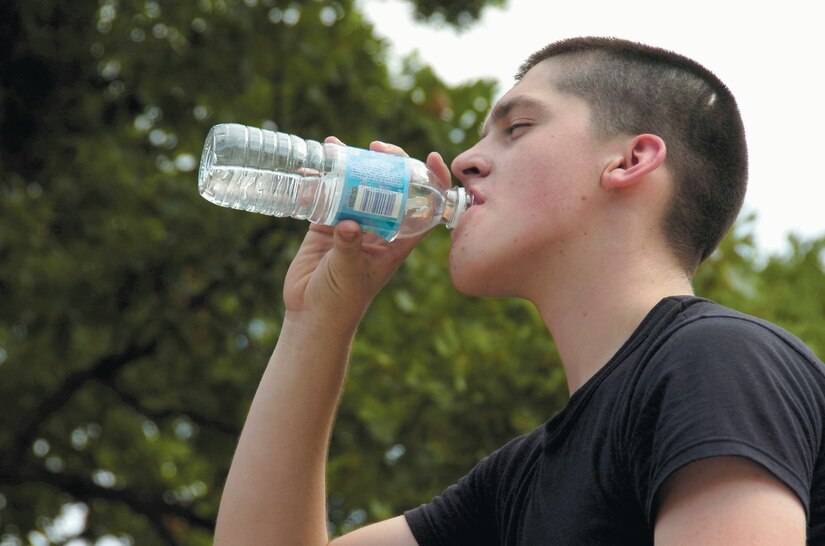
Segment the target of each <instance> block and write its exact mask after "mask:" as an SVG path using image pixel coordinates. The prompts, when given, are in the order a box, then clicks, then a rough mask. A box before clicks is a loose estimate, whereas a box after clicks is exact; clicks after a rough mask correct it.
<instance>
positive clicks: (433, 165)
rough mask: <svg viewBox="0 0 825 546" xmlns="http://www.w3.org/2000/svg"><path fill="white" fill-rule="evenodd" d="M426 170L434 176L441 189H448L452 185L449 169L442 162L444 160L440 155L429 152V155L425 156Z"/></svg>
mask: <svg viewBox="0 0 825 546" xmlns="http://www.w3.org/2000/svg"><path fill="white" fill-rule="evenodd" d="M427 168H428V169H430V171H432V172H433V174H435V176H436V177H437V178H438V181H439V182H440V183H441V186H442V187H444V188H449V187H451V186H452V185H453V181H452V178H451V175H450V167H448V166H447V163H445V162H444V158H442V157H441V154H440V153H438V152H430V155H428V156H427Z"/></svg>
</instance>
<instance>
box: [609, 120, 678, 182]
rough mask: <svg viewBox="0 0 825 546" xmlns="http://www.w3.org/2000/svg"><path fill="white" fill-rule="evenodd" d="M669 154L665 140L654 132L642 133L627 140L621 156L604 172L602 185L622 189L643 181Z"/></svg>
mask: <svg viewBox="0 0 825 546" xmlns="http://www.w3.org/2000/svg"><path fill="white" fill-rule="evenodd" d="M666 156H667V148H666V146H665V141H664V140H662V138H661V137H659V136H657V135H653V134H647V133H646V134H642V135H637V136H635V137H633V138H632V139H630V140H628V141H626V143H625V146H624V149H623V151H622V155H621V156H617V157H616V158H615V159H613V160H612V161H611V162H610V163H609V164H608V165H607V167H606V168H605V170H604V172H603V173H602V187H604V188H605V189H621V188H626V187H629V186H632V185H633V184H636V183H637V182H639V181H641V180H642V179H643V178H644V177H645V176H646V175H648V174H650V173H652V172H653V171H655V170H656V169H657V168H659V166H661V165H662V164H663V163H664V161H665V157H666Z"/></svg>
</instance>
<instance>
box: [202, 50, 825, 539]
mask: <svg viewBox="0 0 825 546" xmlns="http://www.w3.org/2000/svg"><path fill="white" fill-rule="evenodd" d="M372 148H373V149H375V150H380V151H386V152H394V153H402V152H401V151H400V150H399V149H398V148H396V147H394V146H390V145H386V144H381V143H373V145H372ZM428 165H429V166H430V168H431V169H433V170H434V171H435V172H436V173H437V174H438V176H439V177H440V178H441V180H442V181H443V183H444V184H445V185H446V184H448V183H449V179H450V174H449V171H448V169H447V167H446V165H445V164H444V163H443V161H442V160H441V158H440V157H439V156H438V155H437V154H431V155H430V157H429V158H428ZM452 171H453V174H454V175H455V176H456V177H457V178H458V179H459V180H460V181H461V182H462V183H463V184H464V186H465V187H466V188H467V189H468V191H470V192H471V193H472V194H473V195H474V197H475V205H474V206H473V207H471V208H470V209H469V210H468V211H467V212H466V213H465V214H464V216H463V217H462V219H461V221H460V222H459V225H458V227H457V228H456V229H455V231H454V232H453V234H452V237H453V247H452V251H451V254H450V273H451V276H452V279H453V282H454V284H455V286H456V287H457V288H458V289H459V290H461V291H463V292H465V293H468V294H473V295H479V296H515V297H522V298H527V299H529V300H530V301H532V302H533V303H534V304H535V305H536V306H537V308H538V310H539V311H540V313H541V316H542V318H543V320H544V322H545V324H546V325H547V328H548V329H549V331H550V333H551V334H552V336H553V339H554V340H555V343H556V345H557V347H558V350H559V353H560V355H561V358H562V363H563V365H564V369H565V372H566V375H567V381H568V385H569V389H570V393H571V397H570V400H569V402H568V404H567V406H566V407H565V408H564V409H563V410H562V411H561V412H560V413H559V414H558V415H556V416H555V417H553V418H552V419H550V420H549V421H548V422H547V423H546V424H545V425H543V426H542V427H539V428H538V429H537V430H535V431H534V432H532V433H530V434H528V435H526V436H524V437H521V438H517V439H515V440H513V441H512V442H510V443H509V444H507V445H506V446H504V447H503V448H501V449H500V450H498V451H496V452H495V453H493V454H491V455H490V456H489V457H487V458H485V459H484V460H483V461H481V462H480V463H479V464H478V465H477V466H476V468H475V469H473V470H472V471H471V472H470V474H468V475H467V476H466V477H465V478H463V479H462V480H460V481H459V482H458V483H457V484H455V485H454V486H451V487H450V488H448V489H447V490H446V491H445V492H444V494H443V495H441V496H439V497H438V498H436V499H434V500H433V501H432V502H431V503H429V504H427V505H424V506H421V507H419V508H415V509H413V510H410V511H409V512H407V513H406V514H404V515H403V516H399V517H396V518H394V519H390V520H388V521H385V522H381V523H377V524H375V525H371V526H367V527H365V528H363V529H361V530H359V531H356V532H354V533H352V534H350V535H347V536H345V537H342V538H340V539H338V540H336V541H335V542H334V543H335V544H337V545H340V546H346V545H410V546H412V545H415V544H421V545H429V544H450V545H454V544H473V545H485V544H490V545H493V544H508V545H509V544H519V545H521V544H525V545H527V544H530V545H533V544H535V545H538V544H542V545H545V544H562V545H572V544H576V545H578V544H634V545H635V544H654V543H655V544H657V545H659V544H664V545H669V544H703V545H713V544H720V545H721V544H724V545H730V544H765V545H777V544H782V545H792V544H804V543H805V542H806V538H807V539H808V540H810V541H811V543H813V544H817V543H825V441H823V436H825V370H824V369H823V366H822V364H821V363H820V362H819V361H817V360H816V358H815V357H814V356H813V354H812V353H811V352H810V351H809V350H807V349H806V348H805V347H804V346H803V345H802V344H801V343H800V342H799V341H798V340H796V339H795V338H793V337H792V336H790V335H789V334H787V333H785V332H783V331H782V330H780V329H778V328H776V327H774V326H772V325H770V324H767V323H764V322H762V321H759V320H757V319H754V318H751V317H747V316H744V315H740V314H736V313H734V312H732V311H729V310H726V309H724V308H722V307H720V306H717V305H715V304H713V303H711V302H707V301H704V300H700V299H698V298H694V297H692V290H691V282H690V279H691V276H692V274H693V272H694V271H695V269H696V267H697V266H698V264H699V263H700V262H701V260H703V259H704V258H706V257H707V256H708V255H709V254H710V253H711V252H712V251H713V249H714V248H715V247H716V245H717V244H718V242H719V241H720V240H721V239H722V237H723V236H724V234H725V232H726V231H727V230H728V228H729V227H730V225H731V224H732V222H733V220H734V218H735V217H736V214H737V212H738V210H739V208H740V206H741V203H742V200H743V196H744V188H745V178H746V151H745V142H744V131H743V128H742V123H741V120H740V118H739V113H738V110H737V108H736V104H735V102H734V99H733V97H732V96H731V95H730V93H729V91H728V90H727V88H725V86H724V85H723V84H722V83H721V82H719V80H718V79H717V78H716V77H715V76H713V75H712V74H710V73H709V72H708V71H707V70H705V69H704V68H702V67H701V66H699V65H697V64H696V63H694V62H692V61H689V60H687V59H685V58H683V57H680V56H678V55H675V54H672V53H669V52H666V51H662V50H659V49H654V48H649V47H646V46H641V45H639V44H634V43H629V42H624V41H618V40H608V39H575V40H568V41H564V42H560V43H556V44H551V45H550V46H548V47H547V48H545V49H544V50H542V51H539V52H538V53H536V54H535V55H533V56H532V57H531V58H530V59H529V60H528V61H527V63H526V64H525V65H524V67H523V68H522V70H521V73H520V76H519V81H518V83H517V84H516V85H515V86H514V87H513V88H512V89H511V90H510V91H509V92H508V93H507V94H506V95H505V96H504V97H503V98H502V99H501V100H500V101H499V102H498V104H497V105H496V106H495V107H494V109H493V111H492V112H491V114H490V117H489V119H488V120H487V123H486V125H485V129H484V133H483V135H482V138H481V139H480V141H479V142H478V144H477V145H476V146H474V147H473V148H471V149H470V150H468V151H466V152H464V153H463V154H461V155H460V156H459V157H458V158H456V160H455V161H454V162H453V164H452ZM417 242H418V241H416V240H399V241H396V242H394V243H392V244H389V245H387V244H381V243H380V242H379V241H378V240H377V239H376V238H374V237H372V236H371V235H369V234H366V235H365V234H363V233H362V232H361V230H360V228H359V227H358V226H357V225H356V224H354V223H352V222H342V223H340V224H339V225H337V226H336V227H335V228H334V229H330V228H319V227H312V228H311V229H310V232H309V233H308V234H307V237H306V239H305V240H304V243H303V245H302V247H301V249H300V251H299V252H298V255H297V256H296V257H295V260H294V262H293V263H292V266H291V268H290V270H289V273H288V275H287V278H286V281H285V287H284V298H285V302H286V307H287V314H286V317H285V320H284V324H283V329H282V333H281V337H280V340H279V341H278V344H277V346H276V348H275V352H274V354H273V356H272V360H271V362H270V364H269V367H268V369H267V370H266V372H265V374H264V377H263V378H262V381H261V385H260V387H259V390H258V393H257V394H256V396H255V400H254V402H253V405H252V408H251V410H250V414H249V419H248V421H247V423H246V426H245V428H244V431H243V434H242V436H241V440H240V444H239V446H238V450H237V453H236V455H235V460H234V462H233V466H232V469H231V470H230V474H229V479H228V481H227V484H226V489H225V491H224V496H223V499H222V502H221V509H220V513H219V517H218V526H217V533H216V544H218V545H225V544H245V545H246V544H278V545H287V544H290V545H291V544H295V545H300V546H310V545H316V544H319V545H320V544H326V543H327V540H328V538H327V534H326V526H325V491H324V471H325V459H326V449H327V443H328V439H329V435H330V431H331V429H332V425H333V416H334V413H335V408H336V405H337V402H338V399H339V396H340V391H341V386H342V381H343V378H344V374H345V370H346V366H347V359H348V351H349V347H350V343H351V342H352V339H353V336H354V333H355V330H356V327H357V325H358V323H359V321H360V320H361V318H362V315H363V314H364V312H365V310H366V308H367V306H368V304H369V302H370V301H371V300H372V298H373V297H374V296H375V295H376V293H377V292H378V291H379V290H380V289H381V287H382V286H383V285H384V283H386V281H387V280H388V279H389V278H390V277H391V275H392V274H393V272H394V271H395V270H396V269H397V268H398V266H399V265H400V263H401V262H402V260H403V259H404V258H405V257H406V255H407V254H408V253H409V252H410V251H411V250H412V248H413V247H414V246H415V244H416V243H417ZM317 332H324V338H325V340H324V341H325V342H324V343H322V344H320V343H317V339H316V337H317Z"/></svg>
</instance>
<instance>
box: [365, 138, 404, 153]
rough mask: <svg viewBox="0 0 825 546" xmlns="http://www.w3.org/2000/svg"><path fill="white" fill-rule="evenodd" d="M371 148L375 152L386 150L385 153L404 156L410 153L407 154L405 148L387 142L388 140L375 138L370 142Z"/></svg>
mask: <svg viewBox="0 0 825 546" xmlns="http://www.w3.org/2000/svg"><path fill="white" fill-rule="evenodd" d="M370 150H372V151H374V152H384V153H385V154H393V155H402V156H404V157H409V155H407V152H405V151H404V149H403V148H401V147H400V146H396V145H395V144H387V143H386V142H381V141H380V140H374V141H373V142H372V143H371V144H370Z"/></svg>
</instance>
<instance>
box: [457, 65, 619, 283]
mask: <svg viewBox="0 0 825 546" xmlns="http://www.w3.org/2000/svg"><path fill="white" fill-rule="evenodd" d="M562 69H563V64H561V63H559V61H557V60H555V59H550V60H546V61H544V62H542V63H540V64H538V65H536V66H535V67H534V68H533V69H531V70H530V71H529V72H528V73H527V74H526V75H525V76H524V78H523V79H522V80H521V81H520V82H518V83H517V84H516V85H515V86H514V87H513V88H512V89H511V90H510V91H509V92H508V93H507V94H506V95H504V97H502V98H501V100H500V101H499V102H498V103H497V105H496V106H495V107H494V108H493V110H492V112H491V114H490V116H489V119H488V120H487V123H486V124H485V128H484V132H483V134H482V137H481V139H480V140H479V142H478V143H477V144H476V145H475V146H473V147H472V148H471V149H469V150H467V151H466V152H464V153H462V154H461V155H459V156H458V157H457V158H456V159H455V161H454V162H453V164H452V171H453V174H454V175H455V176H456V177H457V178H458V179H459V180H461V182H462V183H463V184H464V186H465V187H467V188H468V190H469V191H470V192H471V193H472V194H473V195H474V196H475V199H476V204H475V205H474V206H473V207H471V208H470V209H469V210H467V211H466V212H465V213H464V215H463V217H462V218H461V221H460V222H459V224H458V226H457V228H456V229H455V230H454V231H453V234H452V236H453V248H452V251H451V253H450V273H451V276H452V278H453V283H454V284H455V286H456V287H457V288H458V289H459V290H461V291H463V292H465V293H468V294H475V295H492V296H523V297H528V298H529V297H530V295H531V293H532V292H533V291H534V290H536V289H540V286H538V284H537V283H540V282H543V281H546V280H549V279H546V278H545V277H546V275H547V273H549V270H547V269H546V268H548V267H553V266H554V264H557V263H558V262H559V260H565V259H566V258H569V257H570V255H571V251H573V250H576V249H579V248H581V247H582V243H583V242H585V240H586V238H587V237H588V236H589V233H588V229H589V225H590V222H591V220H592V218H593V217H594V216H595V214H594V210H595V209H596V208H597V207H598V201H599V199H600V197H601V195H600V190H599V188H600V175H601V173H602V171H603V170H604V167H605V165H606V164H607V162H608V161H609V160H608V158H607V157H608V156H607V151H606V148H605V146H604V145H601V144H600V143H599V142H600V141H598V140H597V139H596V138H594V137H593V135H592V132H591V129H590V108H589V106H588V105H587V103H585V102H584V100H582V99H580V98H578V97H575V96H572V95H569V94H564V93H560V92H559V91H558V90H556V88H555V86H554V85H553V83H552V82H553V81H554V77H555V75H556V74H558V73H559V71H560V70H562Z"/></svg>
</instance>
